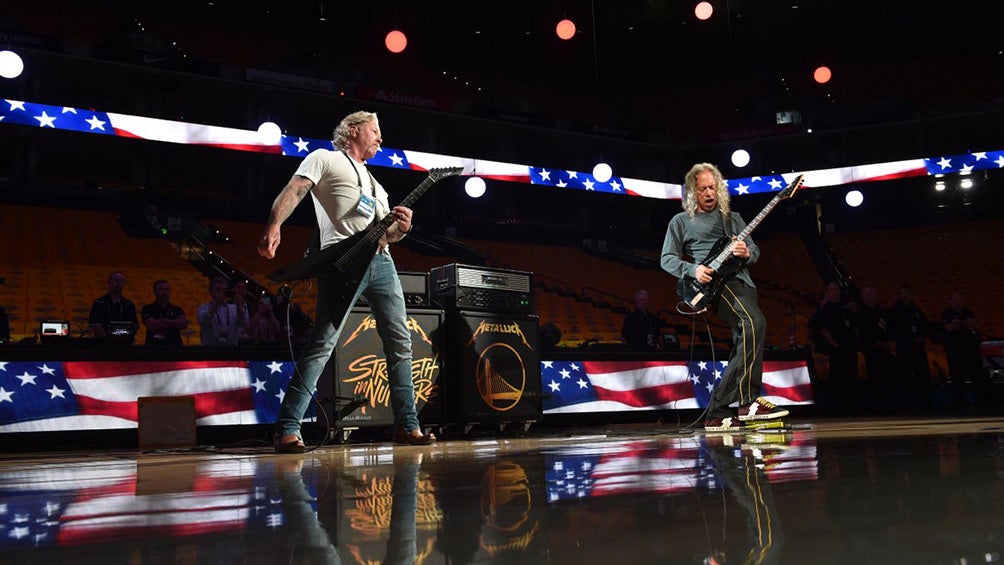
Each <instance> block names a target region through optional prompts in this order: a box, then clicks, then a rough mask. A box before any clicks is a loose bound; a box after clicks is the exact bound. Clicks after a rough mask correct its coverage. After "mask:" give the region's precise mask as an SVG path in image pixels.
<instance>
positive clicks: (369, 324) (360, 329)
mask: <svg viewBox="0 0 1004 565" xmlns="http://www.w3.org/2000/svg"><path fill="white" fill-rule="evenodd" d="M405 325H406V326H408V329H409V330H411V331H412V332H413V333H417V334H418V335H419V337H421V338H422V341H424V342H425V343H428V344H429V345H432V340H430V339H429V336H428V335H426V333H425V330H423V329H422V324H419V323H418V320H416V319H415V318H412V317H410V316H409V317H408V320H407V321H406V322H405ZM375 329H376V318H374V317H373V316H366V317H365V318H363V319H362V321H361V322H359V325H358V326H356V329H355V330H354V331H353V332H352V335H350V336H349V338H348V339H346V340H345V343H343V344H342V346H343V347H344V346H346V345H348V344H350V343H352V342H353V341H355V339H356V338H357V337H359V336H360V335H362V334H363V333H365V332H368V331H370V330H375ZM528 347H529V346H528Z"/></svg>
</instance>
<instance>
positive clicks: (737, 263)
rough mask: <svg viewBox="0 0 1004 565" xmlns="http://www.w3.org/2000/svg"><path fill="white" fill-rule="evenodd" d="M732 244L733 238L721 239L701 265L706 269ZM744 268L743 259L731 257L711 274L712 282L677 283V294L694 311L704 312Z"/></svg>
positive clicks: (693, 280)
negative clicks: (727, 282)
mask: <svg viewBox="0 0 1004 565" xmlns="http://www.w3.org/2000/svg"><path fill="white" fill-rule="evenodd" d="M730 243H732V238H729V237H722V238H719V239H718V241H716V242H715V245H714V246H712V248H711V251H710V252H708V256H707V257H705V258H704V260H703V261H701V263H700V264H701V265H704V266H705V267H708V266H710V265H711V263H712V261H713V260H714V259H715V257H717V256H718V255H719V254H721V253H722V251H724V250H725V248H726V247H727V246H728V245H729V244H730ZM742 266H743V261H742V259H740V258H738V257H736V256H735V255H731V256H729V259H727V260H726V261H725V262H724V263H722V264H721V266H720V267H718V268H717V269H715V271H714V272H713V273H711V280H710V281H709V282H707V283H705V284H701V283H699V282H697V279H693V278H690V277H686V278H682V279H680V280H679V281H677V283H676V294H677V295H679V297H680V299H681V300H683V301H684V302H686V303H687V304H689V305H690V307H691V308H693V309H694V310H697V311H701V310H704V309H705V308H707V307H708V304H710V303H711V301H712V300H715V299H717V298H718V296H719V295H720V294H721V292H722V288H724V287H725V282H726V281H728V280H729V279H730V278H732V277H733V276H734V275H735V274H736V272H738V271H739V269H740V268H741V267H742Z"/></svg>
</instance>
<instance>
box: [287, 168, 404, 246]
mask: <svg viewBox="0 0 1004 565" xmlns="http://www.w3.org/2000/svg"><path fill="white" fill-rule="evenodd" d="M296 174H298V175H300V176H302V177H306V178H308V179H310V180H311V182H313V183H314V187H313V188H312V189H310V196H311V197H312V200H313V201H314V213H315V214H316V215H317V225H318V226H319V227H320V230H321V249H323V248H325V247H327V246H329V245H331V244H333V243H337V242H339V241H341V240H343V239H345V238H347V237H349V236H351V235H353V234H356V233H358V232H360V231H362V230H364V229H366V227H367V226H369V225H370V223H371V222H372V221H373V218H372V217H370V218H367V217H366V216H365V215H363V214H362V213H361V212H360V211H359V199H360V197H361V196H362V195H363V194H366V195H367V196H369V197H371V198H375V199H376V219H377V220H381V219H383V217H384V216H386V215H387V214H388V213H389V211H390V206H389V205H388V203H387V200H388V197H387V191H386V190H384V188H383V186H381V185H380V183H379V182H377V181H376V179H374V178H373V175H371V174H370V173H369V171H368V170H367V169H366V165H365V164H362V163H358V162H356V161H355V159H352V158H351V157H349V156H348V155H346V154H345V153H343V152H342V151H331V150H329V149H315V150H314V151H311V152H310V154H308V155H307V156H306V157H304V158H303V162H302V163H300V167H299V168H298V169H296Z"/></svg>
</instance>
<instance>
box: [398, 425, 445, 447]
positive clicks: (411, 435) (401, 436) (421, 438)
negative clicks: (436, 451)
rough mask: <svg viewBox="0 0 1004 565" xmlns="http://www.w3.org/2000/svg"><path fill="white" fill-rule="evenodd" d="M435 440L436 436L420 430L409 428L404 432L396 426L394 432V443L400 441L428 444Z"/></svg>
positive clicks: (412, 443)
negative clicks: (409, 429) (408, 430)
mask: <svg viewBox="0 0 1004 565" xmlns="http://www.w3.org/2000/svg"><path fill="white" fill-rule="evenodd" d="M435 441H436V436H435V435H433V434H431V433H428V434H422V430H411V431H410V432H406V431H404V430H403V429H401V428H398V429H397V430H396V431H395V432H394V443H402V444H405V445H429V444H430V443H434V442H435Z"/></svg>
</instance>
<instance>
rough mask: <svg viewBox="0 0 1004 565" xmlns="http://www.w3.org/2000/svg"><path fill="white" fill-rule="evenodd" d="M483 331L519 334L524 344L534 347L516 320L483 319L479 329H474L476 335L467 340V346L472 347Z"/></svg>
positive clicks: (529, 347)
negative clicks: (505, 321) (501, 321)
mask: <svg viewBox="0 0 1004 565" xmlns="http://www.w3.org/2000/svg"><path fill="white" fill-rule="evenodd" d="M483 333H495V334H514V335H517V336H519V339H520V340H522V342H523V345H525V346H526V347H527V349H531V350H532V349H533V347H531V346H530V343H529V342H527V340H526V336H525V335H523V330H521V329H520V328H519V324H517V323H516V322H511V323H508V324H495V323H492V322H489V321H487V320H481V323H480V324H478V329H476V330H474V335H472V336H471V340H470V341H468V342H467V347H470V346H471V344H472V343H474V340H476V339H478V336H479V335H481V334H483Z"/></svg>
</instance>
